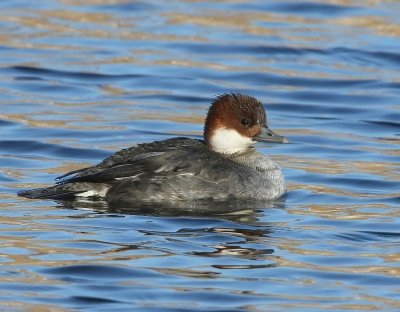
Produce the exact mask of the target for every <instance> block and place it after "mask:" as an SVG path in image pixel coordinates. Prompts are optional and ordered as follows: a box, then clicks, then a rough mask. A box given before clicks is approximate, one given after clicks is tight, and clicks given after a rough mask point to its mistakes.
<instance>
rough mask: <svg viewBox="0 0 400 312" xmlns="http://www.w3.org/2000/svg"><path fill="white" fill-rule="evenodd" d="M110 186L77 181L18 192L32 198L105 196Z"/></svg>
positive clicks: (67, 198) (63, 198)
mask: <svg viewBox="0 0 400 312" xmlns="http://www.w3.org/2000/svg"><path fill="white" fill-rule="evenodd" d="M108 189H109V186H108V185H106V184H103V183H86V182H75V183H66V184H59V185H54V186H50V187H43V188H36V189H31V190H25V191H21V192H18V196H22V197H26V198H32V199H58V200H73V199H74V198H76V197H86V198H87V197H92V198H93V197H105V196H106V193H107V191H108Z"/></svg>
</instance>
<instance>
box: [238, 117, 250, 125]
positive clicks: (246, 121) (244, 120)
mask: <svg viewBox="0 0 400 312" xmlns="http://www.w3.org/2000/svg"><path fill="white" fill-rule="evenodd" d="M240 123H241V124H242V125H243V126H249V125H250V123H251V122H250V119H247V118H243V119H242V120H240Z"/></svg>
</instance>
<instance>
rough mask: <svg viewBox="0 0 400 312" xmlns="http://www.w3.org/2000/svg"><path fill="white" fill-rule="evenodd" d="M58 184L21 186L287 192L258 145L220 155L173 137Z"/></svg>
mask: <svg viewBox="0 0 400 312" xmlns="http://www.w3.org/2000/svg"><path fill="white" fill-rule="evenodd" d="M61 178H63V179H62V180H60V181H59V182H58V184H57V185H55V186H52V187H48V188H41V189H34V190H28V191H23V192H21V193H20V194H19V195H21V196H25V197H29V198H54V199H61V200H64V199H79V198H87V197H90V198H92V199H101V200H106V201H108V202H110V203H117V202H118V203H137V202H138V201H145V202H164V201H168V202H172V201H195V200H203V199H206V200H208V199H210V200H227V199H239V200H263V201H264V200H267V201H270V200H275V199H277V198H279V197H281V196H282V195H283V194H284V193H285V191H286V185H285V182H284V177H283V174H282V172H281V169H280V168H279V166H278V165H277V164H276V163H274V162H273V161H272V160H271V159H270V158H268V157H267V156H264V155H263V154H261V153H258V152H256V151H255V150H254V149H252V148H251V149H249V150H248V151H246V152H245V153H242V154H238V155H222V154H219V153H216V152H214V151H212V150H210V149H209V148H208V147H207V146H206V144H205V143H204V142H203V141H201V140H194V139H189V138H173V139H168V140H164V141H158V142H153V143H148V144H140V145H138V146H134V147H131V148H128V149H124V150H121V151H119V152H117V153H115V154H114V155H112V156H110V157H108V158H106V159H105V160H103V161H102V162H101V163H99V164H97V165H95V166H93V167H89V168H83V169H81V170H77V171H73V172H70V173H68V174H66V175H64V176H63V177H61Z"/></svg>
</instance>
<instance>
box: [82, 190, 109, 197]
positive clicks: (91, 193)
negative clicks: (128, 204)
mask: <svg viewBox="0 0 400 312" xmlns="http://www.w3.org/2000/svg"><path fill="white" fill-rule="evenodd" d="M106 193H107V189H106V188H104V189H103V190H101V191H93V190H91V191H86V192H83V193H78V194H76V196H78V197H92V196H99V197H104V196H106Z"/></svg>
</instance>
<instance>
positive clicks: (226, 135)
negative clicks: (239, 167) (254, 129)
mask: <svg viewBox="0 0 400 312" xmlns="http://www.w3.org/2000/svg"><path fill="white" fill-rule="evenodd" d="M254 143H255V142H254V141H253V140H252V139H251V138H249V137H246V136H244V135H241V134H240V133H239V132H237V131H236V130H232V129H223V128H222V129H217V130H216V131H214V133H213V135H212V136H211V139H210V145H211V148H212V149H213V150H214V151H216V152H218V153H221V154H237V153H243V152H245V151H246V150H247V149H248V148H249V146H250V145H251V144H254Z"/></svg>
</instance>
